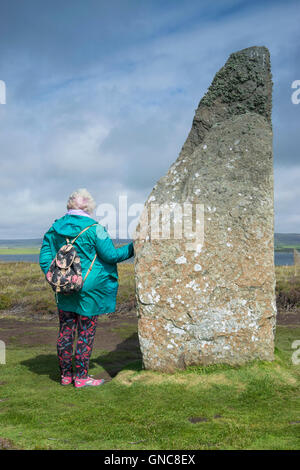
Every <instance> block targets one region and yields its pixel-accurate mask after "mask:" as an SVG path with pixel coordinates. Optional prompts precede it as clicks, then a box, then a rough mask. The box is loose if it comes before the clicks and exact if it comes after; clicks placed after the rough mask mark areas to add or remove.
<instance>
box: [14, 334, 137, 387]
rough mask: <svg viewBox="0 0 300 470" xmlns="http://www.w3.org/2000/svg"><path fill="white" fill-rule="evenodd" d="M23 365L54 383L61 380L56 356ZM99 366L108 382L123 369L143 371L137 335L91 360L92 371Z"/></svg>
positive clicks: (42, 356)
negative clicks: (47, 377)
mask: <svg viewBox="0 0 300 470" xmlns="http://www.w3.org/2000/svg"><path fill="white" fill-rule="evenodd" d="M21 365H23V366H25V367H27V368H28V369H29V370H30V371H31V372H33V373H34V374H38V375H48V376H49V378H50V379H51V380H53V381H54V382H57V381H59V379H60V372H59V366H58V358H57V356H56V355H55V354H39V355H38V356H35V357H34V358H32V359H27V360H25V361H22V362H21ZM99 365H100V366H101V367H102V368H103V369H104V374H102V375H103V378H105V379H106V380H107V381H109V380H111V379H112V378H113V377H115V376H116V375H117V374H118V373H119V372H120V371H121V370H123V369H127V368H130V369H134V370H141V369H142V355H141V352H140V347H139V342H138V335H137V333H134V334H132V335H131V336H130V337H128V338H126V339H125V340H124V341H122V342H121V343H119V344H117V345H116V348H115V349H114V350H113V351H110V352H106V353H104V354H100V355H99V356H98V357H96V358H92V359H91V360H90V369H92V367H93V366H99Z"/></svg>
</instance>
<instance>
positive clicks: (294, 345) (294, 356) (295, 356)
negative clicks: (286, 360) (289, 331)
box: [292, 339, 300, 366]
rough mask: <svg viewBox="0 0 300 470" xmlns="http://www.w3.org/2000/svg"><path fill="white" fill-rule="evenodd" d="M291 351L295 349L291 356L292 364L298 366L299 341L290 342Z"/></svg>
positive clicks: (299, 358)
mask: <svg viewBox="0 0 300 470" xmlns="http://www.w3.org/2000/svg"><path fill="white" fill-rule="evenodd" d="M292 349H295V351H294V352H293V354H292V363H293V364H294V365H295V366H298V365H299V364H300V339H296V340H295V341H293V342H292Z"/></svg>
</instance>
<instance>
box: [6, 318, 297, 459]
mask: <svg viewBox="0 0 300 470" xmlns="http://www.w3.org/2000/svg"><path fill="white" fill-rule="evenodd" d="M299 338H300V329H299V328H298V329H297V328H296V329H292V330H289V329H288V328H285V327H281V328H279V329H278V331H277V337H276V347H277V349H276V360H275V361H274V362H272V363H266V362H260V361H254V362H252V363H249V364H247V365H246V366H242V367H229V366H224V365H223V366H222V365H221V366H220V365H219V366H214V367H198V368H197V367H194V368H189V369H188V370H186V371H182V372H177V373H176V374H174V375H168V374H161V373H158V372H150V371H144V370H142V368H141V364H140V363H139V362H135V363H133V364H131V365H129V366H127V367H125V368H124V369H123V370H122V371H121V372H120V373H119V374H118V375H117V376H116V377H115V378H114V379H113V380H112V381H111V382H108V383H107V384H105V385H104V386H102V387H101V388H99V389H92V388H90V389H83V390H75V389H74V388H73V387H72V386H70V387H61V386H60V385H59V383H58V373H57V359H56V355H55V350H54V347H53V348H51V347H39V348H37V347H32V348H30V347H28V348H26V349H23V348H21V347H18V345H14V346H13V347H9V348H8V351H7V364H6V365H0V368H1V369H0V370H1V383H2V384H3V385H0V423H1V428H0V429H1V431H0V437H2V438H5V439H8V440H10V441H11V442H12V443H13V445H14V446H15V447H17V448H22V449H151V450H155V449H158V450H161V449H297V448H299V444H300V442H299V426H300V425H299V421H300V406H299V398H300V395H299V379H300V370H299V366H295V365H293V364H292V362H291V352H292V350H291V342H292V341H293V340H294V339H299ZM108 356H109V355H108V354H107V352H106V351H99V350H98V351H97V350H95V351H94V352H93V356H92V368H91V373H92V374H96V375H97V374H100V373H101V371H103V369H105V366H106V362H105V358H106V360H110V359H109V358H108ZM193 421H194V422H193Z"/></svg>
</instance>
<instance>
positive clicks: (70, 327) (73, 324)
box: [57, 310, 98, 378]
mask: <svg viewBox="0 0 300 470" xmlns="http://www.w3.org/2000/svg"><path fill="white" fill-rule="evenodd" d="M58 314H59V335H58V338H57V355H58V361H59V367H60V372H61V375H62V376H65V377H66V376H72V375H73V367H72V357H73V344H74V340H75V335H76V331H77V334H78V338H77V344H76V350H75V371H76V377H80V378H86V377H87V375H88V369H89V362H90V357H91V353H92V349H93V344H94V338H95V333H96V327H97V319H98V316H97V315H94V316H92V317H86V316H83V315H79V314H77V313H74V312H65V311H64V310H58Z"/></svg>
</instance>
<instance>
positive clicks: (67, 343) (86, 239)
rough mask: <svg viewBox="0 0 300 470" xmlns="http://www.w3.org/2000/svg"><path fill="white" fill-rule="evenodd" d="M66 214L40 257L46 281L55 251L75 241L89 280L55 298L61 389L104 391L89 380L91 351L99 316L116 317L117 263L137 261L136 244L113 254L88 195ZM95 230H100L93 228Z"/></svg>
mask: <svg viewBox="0 0 300 470" xmlns="http://www.w3.org/2000/svg"><path fill="white" fill-rule="evenodd" d="M67 209H68V211H67V213H66V214H65V215H64V216H63V217H61V218H60V219H58V220H55V222H54V224H53V225H52V227H51V228H50V229H49V230H48V232H47V233H46V234H45V236H44V239H43V244H42V248H41V251H40V259H39V262H40V267H41V269H42V271H43V272H44V274H45V275H46V274H47V272H48V269H49V267H50V264H51V262H52V260H53V259H54V258H55V256H56V253H57V251H58V250H59V249H60V248H61V247H62V246H63V245H65V244H66V239H73V238H75V237H76V236H77V235H78V234H79V233H80V232H81V231H82V230H83V229H85V228H87V227H89V228H88V229H87V230H85V231H84V232H83V233H82V234H81V235H80V236H79V237H78V238H77V240H76V242H75V243H74V246H75V248H76V251H77V253H78V255H79V257H80V261H81V266H82V276H83V278H84V277H85V275H86V273H87V272H88V270H89V268H90V266H91V264H92V261H93V259H94V257H95V255H97V256H96V259H95V261H94V263H93V265H92V269H91V271H90V272H89V273H88V276H87V277H86V280H85V281H84V284H83V287H82V289H81V290H80V291H79V292H74V293H71V294H68V295H67V294H63V293H58V294H57V306H58V313H59V322H60V329H59V336H58V340H57V354H58V359H59V366H60V372H61V384H62V385H69V384H71V383H72V382H74V385H75V387H76V388H81V387H86V386H88V385H89V386H99V385H102V384H103V382H104V380H95V379H93V378H92V377H90V376H88V368H89V360H90V356H91V352H92V348H93V343H94V337H95V332H96V326H97V318H98V315H101V314H103V313H110V312H114V310H115V306H116V296H117V290H118V271H117V263H119V262H120V261H124V260H126V259H128V258H130V257H131V256H133V254H134V252H133V243H129V244H128V245H124V246H122V247H120V248H115V246H114V244H113V242H112V240H111V238H110V237H109V235H108V233H107V231H106V229H105V228H104V227H103V226H102V225H100V224H98V223H97V221H96V220H94V219H93V218H92V214H93V211H94V209H95V202H94V200H93V198H92V196H91V195H90V194H89V192H88V191H87V190H86V189H79V190H78V191H75V192H73V193H72V194H71V196H70V197H69V200H68V204H67ZM93 224H96V225H93ZM76 329H77V331H78V340H77V345H76V352H75V368H76V373H75V375H74V376H73V370H72V354H73V343H74V338H75V333H76Z"/></svg>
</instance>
